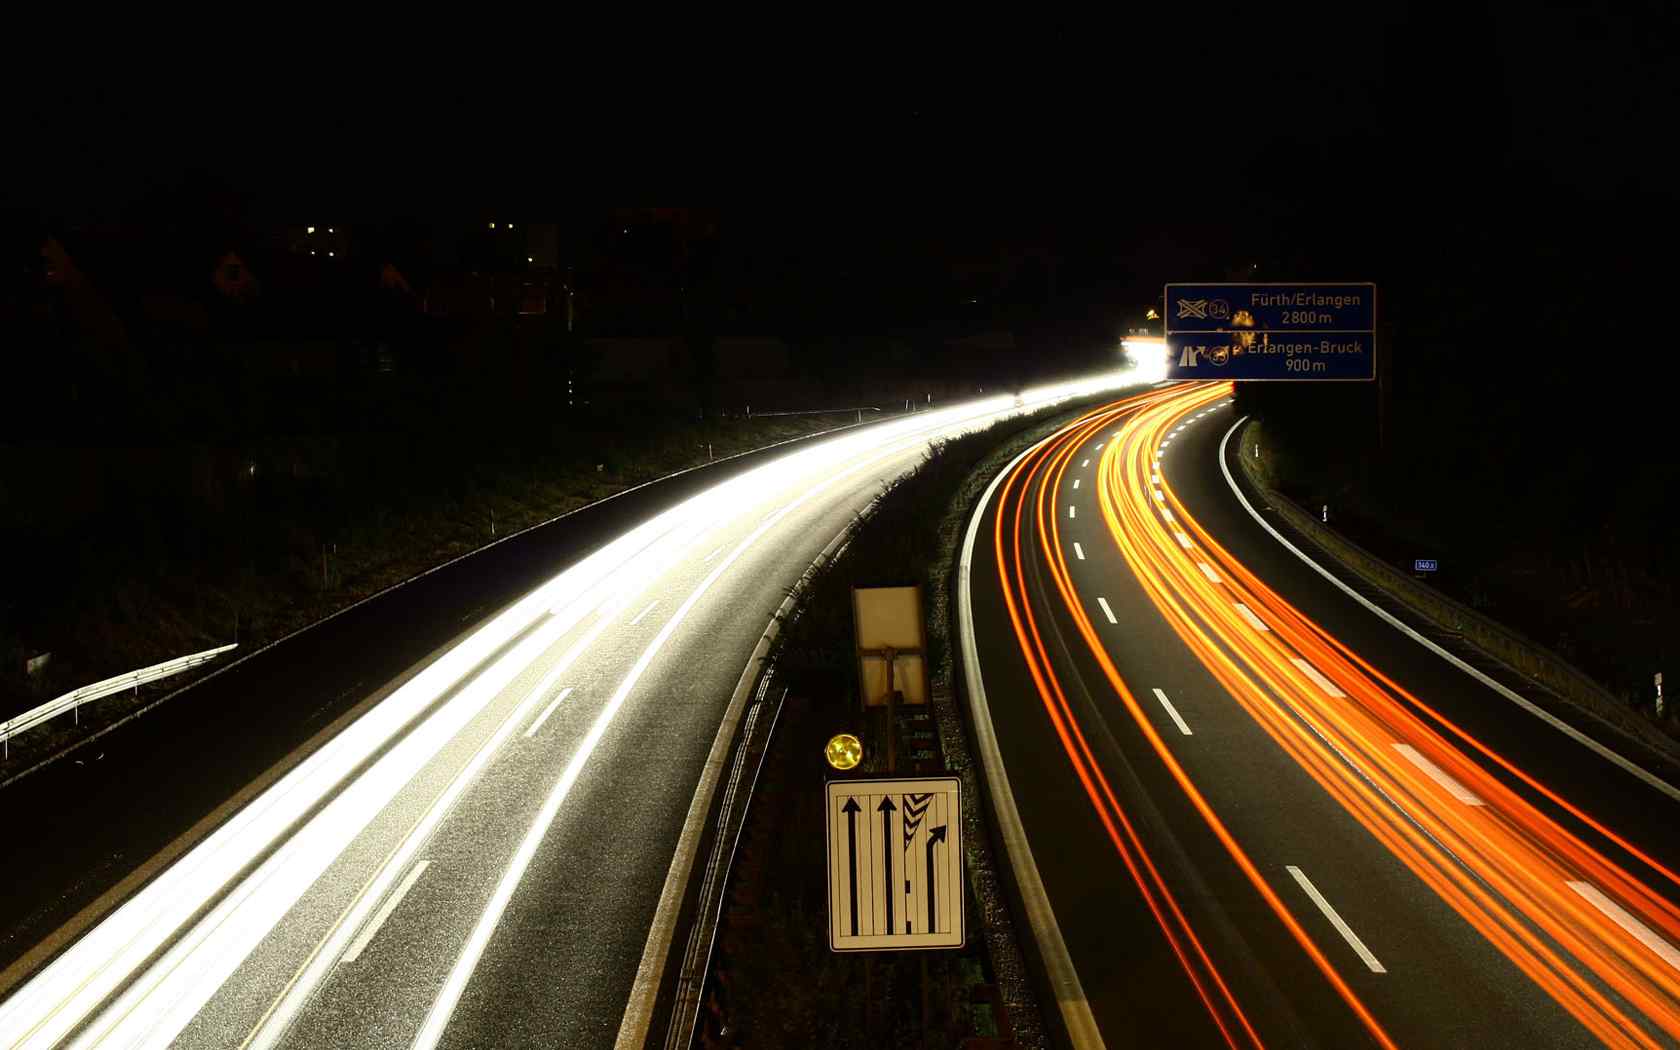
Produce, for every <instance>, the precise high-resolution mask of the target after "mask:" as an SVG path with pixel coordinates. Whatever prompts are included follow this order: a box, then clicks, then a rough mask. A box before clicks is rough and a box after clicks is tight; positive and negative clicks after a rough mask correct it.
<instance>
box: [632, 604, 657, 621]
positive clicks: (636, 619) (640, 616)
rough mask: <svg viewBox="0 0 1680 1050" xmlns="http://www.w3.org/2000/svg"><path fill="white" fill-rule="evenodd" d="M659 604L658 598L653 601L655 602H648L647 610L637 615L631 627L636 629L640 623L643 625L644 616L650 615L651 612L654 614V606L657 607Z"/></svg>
mask: <svg viewBox="0 0 1680 1050" xmlns="http://www.w3.org/2000/svg"><path fill="white" fill-rule="evenodd" d="M658 604H659V599H658V598H655V599H654V600H653V601H651V602H648V603H647V608H645V609H643V610H642V611H641V612H639V613H637V614H636V618H635V619H634V620H631V621H630V626H632V627H634V626H636V625H637V624H639V623H641V622H642V617H644V616H646V615H647V614H648V613H650V612H652V611H653V607H654V606H655V605H658Z"/></svg>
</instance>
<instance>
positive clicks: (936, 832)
mask: <svg viewBox="0 0 1680 1050" xmlns="http://www.w3.org/2000/svg"><path fill="white" fill-rule="evenodd" d="M944 841H945V825H944V824H941V825H939V826H938V827H937V828H929V829H928V840H927V891H928V925H927V932H929V933H937V932H938V930H939V927H938V926H937V925H935V919H934V916H935V915H937V914H938V909H937V908H936V907H934V890H935V887H937V886H938V885H939V880H938V879H936V878H934V877H933V844H934V843H936V842H944Z"/></svg>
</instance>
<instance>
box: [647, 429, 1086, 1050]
mask: <svg viewBox="0 0 1680 1050" xmlns="http://www.w3.org/2000/svg"><path fill="white" fill-rule="evenodd" d="M1048 440H1049V439H1048V438H1046V439H1045V441H1048ZM1043 444H1044V442H1043V441H1041V442H1039V443H1038V444H1037V445H1034V446H1033V447H1032V448H1029V449H1027V450H1026V451H1025V452H1022V453H1021V454H1020V455H1019V456H1016V457H1015V458H1014V459H1013V460H1011V461H1010V463H1009V465H1008V466H1007V467H1004V468H1003V470H1001V471H999V472H998V475H997V477H995V478H993V479H992V483H991V485H989V486H988V487H987V488H986V492H985V495H983V496H981V497H980V505H979V506H977V507H975V508H974V514H973V516H972V517H970V518H969V519H968V534H967V535H966V536H965V537H964V538H963V547H962V558H961V560H959V561H958V562H957V612H958V617H957V642H958V645H959V646H960V647H961V648H962V666H963V679H964V681H965V682H966V683H967V685H968V689H967V693H968V706H969V707H970V708H971V709H972V710H971V714H972V715H973V716H974V717H973V720H972V724H973V727H974V743H975V749H976V750H977V751H979V752H980V765H981V767H982V768H983V769H984V770H985V773H986V787H987V792H986V795H987V797H989V798H990V799H991V802H992V811H993V814H994V816H996V818H997V825H998V836H999V837H1000V838H1002V839H1003V848H1004V852H1005V853H1007V854H1008V855H1009V866H1010V868H1011V869H1012V870H1013V871H1014V872H1015V885H1016V888H1017V889H1018V890H1019V891H1020V893H1021V905H1022V908H1023V909H1024V910H1025V911H1026V913H1027V916H1026V917H1027V926H1028V928H1030V929H1031V930H1032V935H1033V940H1034V942H1036V943H1037V945H1038V954H1039V958H1040V959H1041V960H1042V961H1043V963H1044V971H1045V976H1046V977H1047V978H1048V979H1049V982H1050V991H1051V994H1053V995H1054V996H1055V997H1056V1007H1057V1008H1058V1009H1059V1010H1060V1011H1061V1014H1062V1023H1063V1024H1064V1025H1066V1026H1067V1031H1068V1039H1069V1041H1070V1042H1071V1043H1072V1044H1073V1046H1074V1047H1076V1048H1078V1050H1085V1048H1091V1050H1100V1048H1102V1047H1103V1046H1105V1044H1104V1043H1103V1038H1102V1032H1101V1031H1100V1030H1099V1029H1098V1028H1097V1019H1096V1017H1095V1016H1093V1015H1092V1013H1091V1003H1090V1001H1089V1000H1087V999H1086V998H1085V989H1084V987H1083V986H1082V985H1081V984H1080V983H1079V971H1078V970H1075V969H1074V968H1073V958H1072V957H1071V956H1070V955H1069V954H1068V949H1067V942H1066V941H1064V940H1063V939H1062V927H1061V926H1060V924H1058V923H1057V922H1056V912H1055V910H1054V909H1053V908H1051V906H1050V895H1049V894H1048V893H1046V892H1045V890H1044V879H1043V877H1042V876H1041V875H1040V874H1039V871H1038V862H1037V861H1035V860H1033V854H1032V846H1031V845H1030V844H1029V843H1028V842H1027V831H1026V828H1025V827H1023V826H1022V824H1021V811H1020V810H1019V809H1017V808H1016V806H1015V793H1014V792H1013V791H1012V790H1010V787H1009V771H1008V770H1006V769H1005V768H1004V767H1003V753H1002V751H1000V750H999V748H998V739H997V730H996V728H995V727H994V726H993V725H992V714H991V708H990V707H988V706H987V703H986V683H985V680H984V679H983V678H982V677H981V675H980V647H979V646H978V645H977V644H976V643H975V640H974V581H973V566H974V537H975V535H976V534H977V533H979V531H980V522H981V520H982V519H984V518H985V516H986V507H987V506H989V505H990V504H991V502H992V496H993V495H994V494H996V492H997V488H998V485H999V484H1001V483H1002V482H1003V479H1004V478H1005V477H1007V476H1008V475H1009V473H1010V472H1011V471H1013V470H1014V469H1015V467H1016V465H1017V464H1019V463H1020V462H1021V460H1023V459H1025V458H1026V457H1027V454H1028V453H1030V452H1032V451H1033V450H1034V449H1037V448H1039V447H1041V446H1043ZM618 1050H626V1048H625V1047H623V1046H622V1045H621V1046H620V1047H619V1048H618Z"/></svg>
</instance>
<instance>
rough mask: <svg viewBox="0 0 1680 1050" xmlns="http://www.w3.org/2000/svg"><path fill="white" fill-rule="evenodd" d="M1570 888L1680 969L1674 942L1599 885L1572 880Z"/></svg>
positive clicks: (1679, 956)
mask: <svg viewBox="0 0 1680 1050" xmlns="http://www.w3.org/2000/svg"><path fill="white" fill-rule="evenodd" d="M1569 888H1570V889H1572V890H1574V891H1575V892H1576V893H1579V894H1580V895H1581V896H1582V897H1585V898H1586V900H1587V903H1588V904H1591V905H1592V906H1593V907H1595V908H1597V909H1598V910H1599V911H1601V912H1603V913H1604V915H1605V917H1606V918H1608V919H1609V920H1610V921H1611V922H1613V923H1615V924H1616V925H1617V926H1620V927H1621V928H1622V929H1624V930H1626V931H1627V932H1629V933H1631V934H1633V937H1634V939H1635V940H1637V941H1638V942H1639V943H1640V944H1643V945H1644V946H1645V947H1647V948H1649V949H1651V950H1652V951H1653V952H1656V953H1657V956H1658V957H1659V958H1661V959H1662V961H1663V962H1665V963H1667V964H1668V965H1670V966H1672V967H1674V968H1675V969H1676V970H1680V952H1677V951H1675V950H1674V946H1673V945H1672V944H1669V943H1668V942H1667V941H1665V940H1663V939H1662V938H1661V937H1658V936H1657V935H1656V934H1655V933H1653V932H1652V931H1651V928H1650V927H1649V926H1647V925H1645V924H1644V923H1642V922H1640V921H1639V920H1638V919H1636V918H1634V917H1633V916H1632V915H1630V914H1628V912H1627V910H1626V909H1625V908H1623V907H1622V906H1621V905H1620V904H1617V903H1616V902H1615V901H1613V900H1611V899H1610V898H1609V897H1606V896H1605V895H1604V894H1603V893H1601V892H1599V889H1598V887H1597V886H1594V885H1593V884H1592V883H1590V882H1571V883H1570V884H1569Z"/></svg>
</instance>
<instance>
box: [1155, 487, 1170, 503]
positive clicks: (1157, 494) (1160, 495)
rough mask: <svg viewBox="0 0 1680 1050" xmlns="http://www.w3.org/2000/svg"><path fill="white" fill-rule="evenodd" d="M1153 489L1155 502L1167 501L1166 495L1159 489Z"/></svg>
mask: <svg viewBox="0 0 1680 1050" xmlns="http://www.w3.org/2000/svg"><path fill="white" fill-rule="evenodd" d="M1153 491H1154V493H1155V499H1156V501H1157V502H1159V503H1165V502H1166V501H1167V497H1166V496H1165V495H1164V494H1163V493H1162V492H1161V490H1160V489H1154V490H1153Z"/></svg>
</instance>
